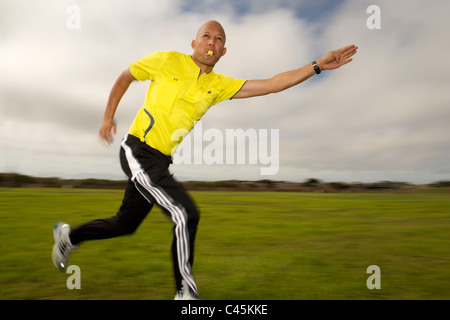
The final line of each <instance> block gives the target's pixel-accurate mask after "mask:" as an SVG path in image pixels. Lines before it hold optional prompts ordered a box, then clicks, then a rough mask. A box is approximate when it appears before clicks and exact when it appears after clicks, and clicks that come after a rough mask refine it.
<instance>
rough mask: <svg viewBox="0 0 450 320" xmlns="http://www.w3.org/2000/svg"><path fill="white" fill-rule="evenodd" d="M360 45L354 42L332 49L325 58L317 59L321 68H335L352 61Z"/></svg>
mask: <svg viewBox="0 0 450 320" xmlns="http://www.w3.org/2000/svg"><path fill="white" fill-rule="evenodd" d="M356 50H358V47H357V46H355V45H354V44H352V45H349V46H346V47H344V48H341V49H338V50H334V51H330V52H328V53H327V54H326V55H325V56H324V57H323V58H321V59H319V60H317V64H318V65H319V68H320V70H333V69H337V68H339V67H342V66H343V65H344V64H347V63H349V62H351V61H352V60H353V59H351V57H352V56H353V55H354V54H355V53H356Z"/></svg>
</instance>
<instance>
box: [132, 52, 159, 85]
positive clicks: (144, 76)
mask: <svg viewBox="0 0 450 320" xmlns="http://www.w3.org/2000/svg"><path fill="white" fill-rule="evenodd" d="M166 58H167V52H162V51H158V52H154V53H151V54H149V55H146V56H145V57H144V58H142V59H141V60H139V61H136V62H133V63H131V64H130V72H131V74H132V76H133V77H134V78H135V79H136V80H139V81H145V80H154V79H155V75H156V74H157V73H158V71H159V70H160V68H161V65H162V64H163V62H164V61H165V60H166Z"/></svg>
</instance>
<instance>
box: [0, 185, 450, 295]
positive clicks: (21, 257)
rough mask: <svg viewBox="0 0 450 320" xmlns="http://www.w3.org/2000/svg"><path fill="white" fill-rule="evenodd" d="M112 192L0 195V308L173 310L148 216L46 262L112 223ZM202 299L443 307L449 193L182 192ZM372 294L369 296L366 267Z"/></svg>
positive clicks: (166, 270)
mask: <svg viewBox="0 0 450 320" xmlns="http://www.w3.org/2000/svg"><path fill="white" fill-rule="evenodd" d="M122 194H123V192H122V191H114V190H81V189H73V190H67V189H6V188H0V299H172V298H173V296H174V281H173V276H172V265H171V259H170V246H171V241H172V235H171V223H170V222H169V220H167V219H166V217H165V216H164V215H163V214H162V212H161V211H160V210H159V208H154V209H153V211H152V212H151V213H150V215H149V216H148V217H147V219H146V220H145V221H144V222H143V224H142V225H141V226H140V228H139V229H138V231H137V232H136V233H135V234H133V235H131V236H124V237H120V238H115V239H109V240H99V241H91V242H86V243H84V244H83V245H82V246H81V248H80V250H78V251H76V252H75V253H74V254H73V256H72V259H71V261H70V263H71V264H75V265H78V266H79V267H80V268H81V290H75V289H74V290H69V289H67V286H66V280H67V278H68V277H69V276H70V275H69V274H66V273H60V272H58V271H57V270H56V269H55V267H54V266H53V264H52V261H51V248H52V245H53V237H52V227H53V224H54V223H55V222H56V221H59V220H62V221H64V222H67V223H70V224H71V225H77V224H79V223H82V222H85V221H87V220H91V219H96V218H104V217H108V216H112V215H114V214H115V212H116V210H117V209H118V207H119V205H120V203H121V200H122ZM192 196H193V198H194V199H195V200H196V202H197V204H198V206H199V208H200V211H201V221H200V225H199V231H198V237H197V242H196V256H195V257H196V260H195V264H194V268H193V274H194V276H195V278H196V281H197V285H198V288H199V293H200V295H201V298H202V299H287V300H293V299H450V268H449V266H450V197H449V194H448V193H443V192H442V193H440V192H422V193H413V194H400V193H398V194H394V193H341V194H313V193H269V192H261V193H257V192H218V191H217V192H216V191H208V192H192ZM373 264H374V265H378V266H379V267H380V269H381V289H380V290H376V289H374V290H369V289H368V288H367V287H366V280H367V278H368V277H369V274H367V273H366V269H367V267H368V266H369V265H373Z"/></svg>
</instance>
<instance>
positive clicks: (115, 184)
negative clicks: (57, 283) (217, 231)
mask: <svg viewBox="0 0 450 320" xmlns="http://www.w3.org/2000/svg"><path fill="white" fill-rule="evenodd" d="M126 183H127V181H126V180H105V179H60V178H56V177H50V178H49V177H32V176H28V175H23V174H17V173H0V187H8V188H23V187H35V188H83V189H124V187H125V185H126ZM182 184H183V185H184V186H185V188H186V189H188V190H205V191H207V190H242V191H299V192H376V191H402V190H411V189H413V188H418V187H421V186H417V185H413V184H411V183H407V182H397V181H379V182H373V183H360V182H352V183H347V182H322V181H321V180H319V179H315V178H308V179H306V180H305V181H304V182H287V181H274V180H267V179H265V180H258V181H241V180H226V181H186V182H182ZM425 186H428V187H435V188H445V187H447V188H450V181H449V180H442V181H437V182H433V183H431V184H428V185H425Z"/></svg>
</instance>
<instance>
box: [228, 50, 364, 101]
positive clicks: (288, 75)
mask: <svg viewBox="0 0 450 320" xmlns="http://www.w3.org/2000/svg"><path fill="white" fill-rule="evenodd" d="M357 49H358V47H357V46H355V45H349V46H346V47H344V48H341V49H338V50H334V51H330V52H328V53H327V54H326V55H325V56H324V57H323V58H321V59H319V60H317V64H318V66H319V68H320V70H333V69H337V68H339V67H341V66H343V65H345V64H347V63H349V62H350V61H352V58H351V57H352V56H353V55H354V54H355V53H356V50H357ZM314 74H315V71H314V68H313V66H312V64H308V65H306V66H304V67H301V68H299V69H296V70H292V71H287V72H283V73H279V74H277V75H275V76H273V77H272V78H269V79H264V80H249V81H247V82H246V83H245V85H244V86H243V87H242V88H241V90H240V91H239V92H238V93H237V94H236V95H235V96H234V97H233V99H242V98H250V97H256V96H263V95H266V94H269V93H276V92H280V91H283V90H286V89H288V88H290V87H293V86H295V85H297V84H299V83H302V82H303V81H305V80H307V79H309V78H310V77H312V76H313V75H314Z"/></svg>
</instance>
